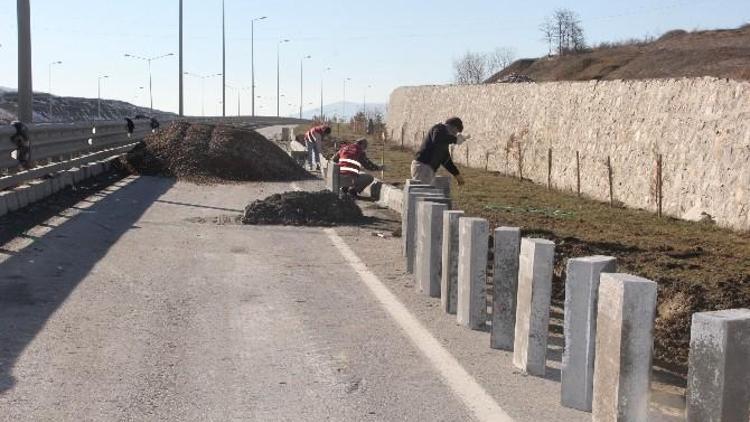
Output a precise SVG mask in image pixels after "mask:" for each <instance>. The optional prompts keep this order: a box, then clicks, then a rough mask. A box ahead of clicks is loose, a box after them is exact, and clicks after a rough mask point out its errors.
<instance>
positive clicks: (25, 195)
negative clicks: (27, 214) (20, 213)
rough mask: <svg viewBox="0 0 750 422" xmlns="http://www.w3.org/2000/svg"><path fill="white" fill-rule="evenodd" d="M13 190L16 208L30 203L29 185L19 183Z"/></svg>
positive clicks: (24, 206)
mask: <svg viewBox="0 0 750 422" xmlns="http://www.w3.org/2000/svg"><path fill="white" fill-rule="evenodd" d="M13 190H14V191H16V198H18V208H19V209H20V208H26V207H27V206H28V205H29V204H30V203H31V202H30V201H29V199H30V198H29V192H30V191H31V186H29V185H21V186H17V187H16V188H15V189H13Z"/></svg>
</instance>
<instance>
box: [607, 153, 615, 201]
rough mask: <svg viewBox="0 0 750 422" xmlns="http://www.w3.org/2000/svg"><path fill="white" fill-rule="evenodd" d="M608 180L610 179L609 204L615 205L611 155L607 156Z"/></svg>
mask: <svg viewBox="0 0 750 422" xmlns="http://www.w3.org/2000/svg"><path fill="white" fill-rule="evenodd" d="M607 180H609V206H610V207H613V206H614V205H615V194H614V190H613V189H614V188H613V187H612V159H611V158H610V156H609V155H608V156H607Z"/></svg>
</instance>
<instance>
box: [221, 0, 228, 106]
mask: <svg viewBox="0 0 750 422" xmlns="http://www.w3.org/2000/svg"><path fill="white" fill-rule="evenodd" d="M225 12H226V9H225V8H224V0H221V115H222V116H224V117H226V115H227V106H226V103H227V27H226V22H227V21H226V13H225Z"/></svg>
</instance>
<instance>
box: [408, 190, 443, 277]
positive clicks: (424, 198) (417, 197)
mask: <svg viewBox="0 0 750 422" xmlns="http://www.w3.org/2000/svg"><path fill="white" fill-rule="evenodd" d="M410 198H413V199H414V201H413V203H412V205H411V208H412V209H411V211H410V212H409V214H412V217H411V219H410V220H411V222H410V224H409V227H408V233H409V237H410V238H411V241H410V242H409V244H408V245H407V248H408V249H407V251H406V272H408V273H409V274H413V273H414V269H415V264H416V258H417V227H418V226H419V213H417V209H418V207H419V204H420V203H422V202H435V203H439V204H445V205H446V206H447V209H450V199H448V198H446V197H444V196H443V195H442V194H433V193H420V192H414V193H412V194H411V195H410Z"/></svg>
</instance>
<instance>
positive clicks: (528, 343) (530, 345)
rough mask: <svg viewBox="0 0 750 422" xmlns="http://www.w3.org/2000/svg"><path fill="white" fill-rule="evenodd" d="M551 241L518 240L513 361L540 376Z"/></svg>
mask: <svg viewBox="0 0 750 422" xmlns="http://www.w3.org/2000/svg"><path fill="white" fill-rule="evenodd" d="M554 261H555V244H554V242H551V241H549V240H545V239H529V238H524V239H522V240H521V253H520V255H519V258H518V296H517V302H516V328H515V333H514V339H513V364H514V365H515V366H516V367H518V368H520V369H522V370H524V371H525V372H526V373H528V374H530V375H536V376H540V377H542V376H544V374H545V371H546V366H547V337H548V336H549V308H550V301H551V300H552V269H553V266H554Z"/></svg>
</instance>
